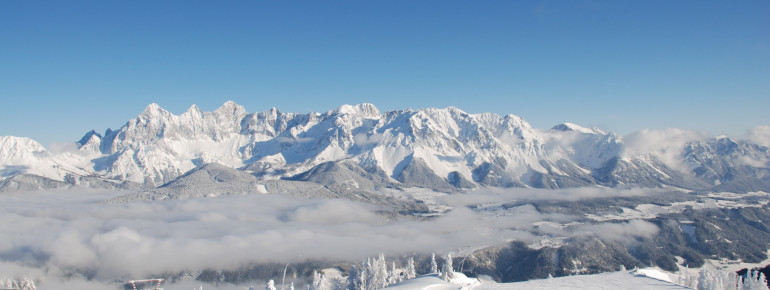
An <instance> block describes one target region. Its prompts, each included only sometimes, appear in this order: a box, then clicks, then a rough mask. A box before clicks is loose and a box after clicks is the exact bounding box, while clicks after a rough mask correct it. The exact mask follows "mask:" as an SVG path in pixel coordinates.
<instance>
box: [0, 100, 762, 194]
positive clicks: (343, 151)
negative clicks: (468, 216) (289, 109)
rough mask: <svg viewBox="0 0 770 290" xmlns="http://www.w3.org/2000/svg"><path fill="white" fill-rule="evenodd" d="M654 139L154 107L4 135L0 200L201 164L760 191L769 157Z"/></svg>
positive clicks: (415, 120) (679, 134)
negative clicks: (35, 135)
mask: <svg viewBox="0 0 770 290" xmlns="http://www.w3.org/2000/svg"><path fill="white" fill-rule="evenodd" d="M659 133H660V132H654V131H641V132H637V133H635V134H632V135H631V136H626V137H622V136H619V135H617V134H614V133H608V132H604V131H601V130H599V129H596V128H591V129H589V128H583V127H580V126H578V125H575V124H570V123H565V124H559V125H556V126H554V127H553V128H551V129H547V130H539V129H535V128H533V127H532V126H531V125H530V124H529V123H527V122H526V121H524V120H523V119H522V118H520V117H517V116H514V115H506V116H499V115H496V114H490V113H485V114H468V113H465V112H463V111H462V110H460V109H458V108H453V107H450V108H445V109H436V108H428V109H419V110H413V109H407V110H398V111H390V112H380V111H379V110H378V109H377V108H376V107H375V106H374V105H372V104H360V105H355V106H351V105H343V106H341V107H339V108H337V109H334V110H331V111H328V112H326V113H308V114H298V113H284V112H281V111H279V110H278V109H275V108H273V109H270V110H267V111H264V112H260V113H248V112H246V110H245V109H244V108H243V107H242V106H240V105H238V104H236V103H234V102H231V101H230V102H227V103H225V104H224V105H222V106H221V107H220V108H218V109H216V110H215V111H213V112H203V111H201V110H200V109H199V108H198V107H197V106H195V105H193V106H192V107H190V109H189V110H187V111H186V112H185V113H183V114H181V115H174V114H172V113H170V112H168V111H166V110H164V109H162V108H161V107H159V106H158V105H157V104H150V105H149V106H148V107H147V108H146V109H145V110H144V112H142V113H141V114H140V115H139V116H138V117H136V118H134V119H132V120H129V121H128V122H127V123H126V124H125V125H124V126H123V127H121V128H119V129H117V130H114V131H113V130H110V129H108V130H107V131H106V132H105V133H104V134H99V133H97V132H95V131H91V132H88V133H87V134H85V136H84V137H83V138H82V139H80V141H78V142H76V143H74V146H72V150H68V151H66V150H64V151H63V152H56V153H53V152H51V151H49V150H46V149H45V148H44V147H43V146H42V145H40V144H39V143H38V142H36V141H34V140H31V139H28V138H21V137H11V136H5V137H0V179H1V180H0V190H6V191H8V190H36V189H50V188H62V187H73V186H80V187H90V188H155V187H160V186H162V185H164V184H167V183H169V182H172V181H174V180H175V179H177V178H182V177H185V176H190V174H187V175H186V174H185V173H188V172H190V171H191V170H193V169H195V168H197V167H200V166H203V165H205V164H210V163H218V164H221V165H224V169H227V170H229V169H232V170H239V171H242V172H245V173H248V174H251V175H252V176H254V177H255V180H256V181H255V182H261V183H264V182H267V181H271V180H295V181H310V182H318V183H321V184H338V185H339V184H344V183H346V182H347V184H348V185H349V186H351V187H354V188H358V187H369V188H372V187H378V186H387V187H395V188H405V187H413V186H414V187H426V188H432V189H435V190H440V191H452V190H455V189H458V188H459V189H463V188H475V187H535V188H570V187H585V186H609V187H619V186H643V187H659V186H674V187H680V188H686V189H691V190H707V191H711V190H725V191H739V192H741V191H753V190H765V191H767V190H770V151H769V149H768V148H767V147H764V146H762V145H759V144H756V143H753V142H750V141H746V140H735V139H731V138H727V137H706V136H700V135H698V134H693V133H688V132H686V131H677V130H674V131H669V132H667V134H668V135H666V134H663V135H665V136H664V137H665V138H661V134H659ZM60 151H61V150H60ZM228 168H229V169H228ZM258 188H259V187H255V190H256V189H258ZM262 188H264V186H262Z"/></svg>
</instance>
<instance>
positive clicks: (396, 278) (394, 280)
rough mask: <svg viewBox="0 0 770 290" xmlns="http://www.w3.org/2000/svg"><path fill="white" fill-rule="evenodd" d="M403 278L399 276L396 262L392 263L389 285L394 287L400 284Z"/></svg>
mask: <svg viewBox="0 0 770 290" xmlns="http://www.w3.org/2000/svg"><path fill="white" fill-rule="evenodd" d="M400 277H401V276H400V275H399V274H398V271H397V270H396V262H395V261H393V262H391V267H390V274H389V275H388V285H393V284H396V283H398V282H401V278H400Z"/></svg>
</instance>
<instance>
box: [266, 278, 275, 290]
mask: <svg viewBox="0 0 770 290" xmlns="http://www.w3.org/2000/svg"><path fill="white" fill-rule="evenodd" d="M265 290H275V281H273V279H270V281H267V286H265Z"/></svg>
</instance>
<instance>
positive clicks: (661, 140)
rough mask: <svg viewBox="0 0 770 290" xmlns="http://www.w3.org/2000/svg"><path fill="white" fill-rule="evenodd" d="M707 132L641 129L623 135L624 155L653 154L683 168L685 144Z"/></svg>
mask: <svg viewBox="0 0 770 290" xmlns="http://www.w3.org/2000/svg"><path fill="white" fill-rule="evenodd" d="M703 138H706V134H704V133H698V132H693V131H688V130H682V129H675V128H672V129H663V130H648V129H644V130H640V131H636V132H634V133H631V134H628V135H626V136H624V137H623V144H624V151H623V153H622V155H623V156H624V157H638V156H641V155H646V154H652V155H654V156H655V157H657V158H658V159H659V160H660V161H662V162H663V163H665V164H666V165H668V166H671V167H674V168H678V169H681V168H682V167H683V166H684V165H683V159H682V158H681V155H682V150H683V149H684V146H685V145H686V144H687V143H689V142H692V141H695V140H699V139H703Z"/></svg>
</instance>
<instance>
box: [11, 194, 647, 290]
mask: <svg viewBox="0 0 770 290" xmlns="http://www.w3.org/2000/svg"><path fill="white" fill-rule="evenodd" d="M116 194H117V193H82V192H46V193H7V194H4V195H3V196H0V219H2V220H3V221H4V222H3V223H2V224H0V235H2V236H3V237H6V238H4V239H2V240H0V271H2V272H0V275H5V276H31V277H41V276H42V277H48V278H46V279H48V280H49V281H53V280H55V279H61V277H68V276H72V274H75V277H81V278H83V279H92V280H94V281H97V282H95V283H107V282H109V281H113V280H114V279H119V278H146V277H148V276H149V275H152V274H157V273H162V272H179V271H194V270H199V269H204V268H219V269H234V268H237V267H240V266H243V265H245V264H248V263H253V262H291V261H297V260H304V259H307V258H320V259H322V258H334V259H348V260H358V259H361V258H363V257H367V256H371V255H373V254H376V253H379V252H383V253H385V254H390V255H395V254H403V253H411V252H423V253H426V252H439V253H441V252H446V251H458V250H462V249H468V247H475V248H477V247H480V246H492V245H497V244H501V243H504V242H507V241H510V240H520V241H525V242H534V241H536V240H537V239H538V237H537V236H536V235H535V234H533V232H536V229H535V227H534V226H533V223H535V222H539V221H549V222H552V223H558V224H563V223H568V222H571V221H574V220H576V219H577V218H576V217H573V216H569V215H564V214H544V213H541V212H539V211H538V210H537V209H536V208H535V207H534V206H532V205H522V206H518V207H514V208H509V209H506V210H505V211H503V212H489V211H483V210H471V209H469V208H468V207H466V205H468V204H472V203H479V202H484V201H489V202H500V201H503V200H512V199H526V198H534V197H536V196H537V197H539V198H552V199H563V200H572V199H574V198H591V197H599V196H604V197H607V196H612V195H613V194H614V195H615V196H628V195H638V194H643V193H642V192H635V191H633V190H627V191H623V190H615V191H606V192H605V191H603V190H597V189H591V190H588V189H586V190H585V191H584V190H581V189H577V190H572V192H571V195H574V196H576V197H574V196H573V197H569V196H568V195H570V193H569V192H566V191H559V190H555V191H534V190H528V191H527V190H522V191H510V192H507V194H506V193H505V192H482V191H479V192H477V194H462V195H448V196H445V197H439V198H438V200H441V199H445V200H441V202H444V203H445V204H448V205H450V206H453V207H454V209H453V210H451V211H449V212H447V213H446V214H444V215H443V216H441V217H439V218H435V219H431V220H414V219H402V220H398V221H394V220H388V219H386V218H384V217H382V216H380V215H376V214H374V213H373V212H375V210H376V208H375V207H374V206H372V205H370V204H362V203H356V202H351V201H347V200H312V199H310V200H308V199H295V198H291V197H286V196H280V195H255V196H241V197H222V198H207V199H197V200H172V201H162V202H146V203H145V202H135V203H127V204H118V205H104V204H99V203H98V201H100V200H103V199H106V198H109V197H112V196H115V195H116ZM656 230H657V228H655V226H654V225H652V224H649V223H646V222H629V223H627V224H620V225H607V226H603V225H596V226H595V227H591V226H586V227H585V228H579V229H577V230H576V231H575V230H574V229H560V228H553V229H551V232H549V233H547V234H553V235H573V234H575V233H577V232H584V231H592V232H601V233H603V236H605V237H608V238H615V239H627V238H628V237H634V236H639V235H642V236H645V235H647V234H652V233H654V232H655V231H656ZM540 233H541V234H542V233H543V232H542V230H541V231H540ZM98 281H102V282H98ZM67 283H70V284H72V285H76V284H77V283H76V282H74V281H70V282H67ZM73 283H75V284H73ZM73 287H77V286H73ZM97 288H98V287H95V288H94V289H97ZM73 289H74V288H73Z"/></svg>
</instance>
